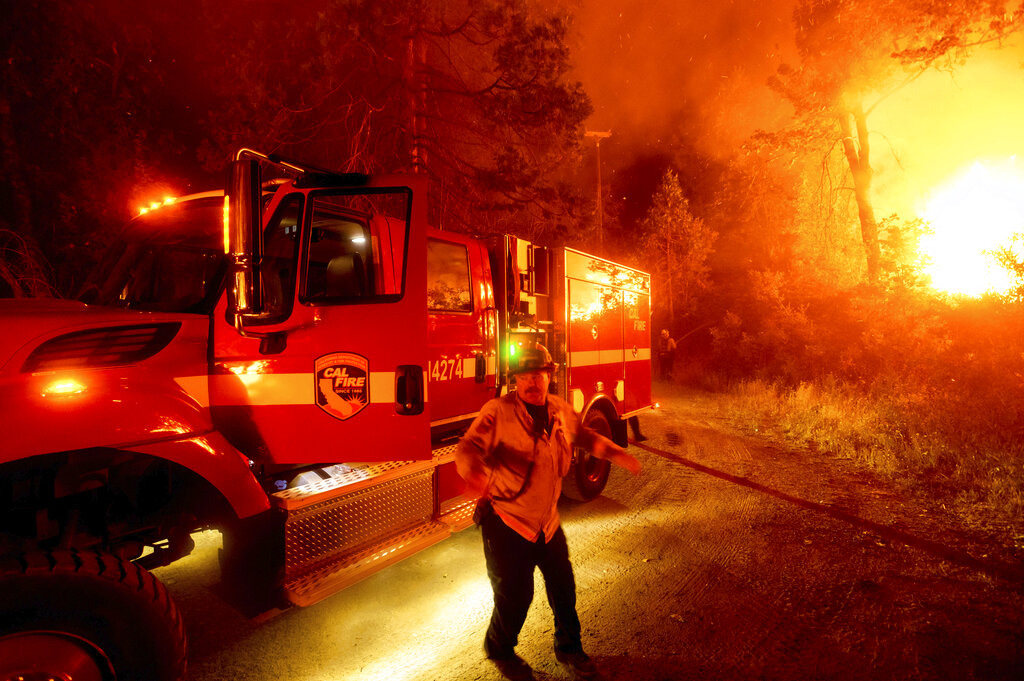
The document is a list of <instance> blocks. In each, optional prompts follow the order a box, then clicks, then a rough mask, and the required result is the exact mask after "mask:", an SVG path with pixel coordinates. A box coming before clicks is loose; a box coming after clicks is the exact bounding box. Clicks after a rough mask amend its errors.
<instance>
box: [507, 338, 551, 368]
mask: <svg viewBox="0 0 1024 681" xmlns="http://www.w3.org/2000/svg"><path fill="white" fill-rule="evenodd" d="M557 368H558V365H557V364H555V360H554V359H552V357H551V353H550V352H548V349H547V348H546V347H544V346H543V345H541V344H540V343H534V344H533V345H532V346H529V345H528V346H525V347H523V348H520V350H519V352H517V353H516V354H515V355H513V356H512V358H511V360H510V361H509V371H510V372H512V373H513V374H520V373H524V372H527V371H549V372H551V373H552V374H553V373H554V372H555V369H557Z"/></svg>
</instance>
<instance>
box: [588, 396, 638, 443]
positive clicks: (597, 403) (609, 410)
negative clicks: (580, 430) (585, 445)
mask: <svg viewBox="0 0 1024 681" xmlns="http://www.w3.org/2000/svg"><path fill="white" fill-rule="evenodd" d="M594 409H596V410H598V411H600V412H601V413H602V414H604V417H605V418H606V419H608V425H609V426H611V429H612V441H613V442H614V443H615V444H617V445H619V446H620V447H625V446H626V445H627V444H628V442H629V435H628V433H627V432H626V422H625V421H623V420H622V419H620V418H619V414H618V412H616V411H615V405H614V404H613V403H612V401H611V399H609V398H608V397H605V396H603V395H598V396H597V397H595V398H594V399H593V400H592V401H591V403H590V404H589V405H587V408H586V409H584V410H583V415H582V417H583V418H584V419H585V418H586V416H587V414H589V413H590V412H591V411H593V410H594Z"/></svg>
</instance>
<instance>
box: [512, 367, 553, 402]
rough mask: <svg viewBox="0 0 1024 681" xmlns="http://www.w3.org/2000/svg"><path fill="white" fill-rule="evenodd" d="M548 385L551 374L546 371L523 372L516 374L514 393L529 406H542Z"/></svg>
mask: <svg viewBox="0 0 1024 681" xmlns="http://www.w3.org/2000/svg"><path fill="white" fill-rule="evenodd" d="M550 385H551V374H549V373H548V372H547V371H523V372H521V373H518V374H516V393H517V394H518V395H519V397H520V398H521V399H522V400H523V401H524V402H529V403H530V404H536V405H542V404H544V402H545V401H546V400H547V397H548V387H549V386H550Z"/></svg>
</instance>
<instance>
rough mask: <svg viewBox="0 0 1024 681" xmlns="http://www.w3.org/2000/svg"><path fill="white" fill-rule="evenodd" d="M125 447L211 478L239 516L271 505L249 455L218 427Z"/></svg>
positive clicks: (253, 512) (267, 508)
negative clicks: (172, 438)
mask: <svg viewBox="0 0 1024 681" xmlns="http://www.w3.org/2000/svg"><path fill="white" fill-rule="evenodd" d="M124 449H126V450H130V451H133V452H138V453H140V454H147V455H149V456H154V457H158V458H161V459H165V460H167V461H170V462H173V463H175V464H177V465H179V466H181V467H182V468H186V469H188V470H190V471H192V472H193V473H195V474H196V475H198V476H199V477H201V478H202V479H204V480H206V481H207V482H209V483H210V484H211V485H212V486H213V487H214V488H215V489H216V490H217V491H218V492H219V493H220V494H221V496H223V497H224V499H225V500H226V501H227V502H228V504H229V505H230V506H231V509H232V510H233V511H234V513H235V515H236V516H237V517H238V518H240V519H241V518H248V517H251V516H254V515H256V514H259V513H263V512H264V511H267V510H269V509H270V499H269V498H268V497H267V494H266V492H264V491H263V488H262V486H261V485H260V483H259V481H258V480H257V479H256V476H255V475H253V472H252V470H251V468H250V463H251V462H250V461H249V458H248V457H246V456H245V455H244V454H242V453H241V452H240V451H238V450H237V449H235V448H234V447H233V446H232V445H231V443H229V442H228V441H227V439H226V438H225V437H224V436H223V435H221V434H220V433H218V432H216V431H211V432H209V433H205V434H202V435H195V436H193V437H190V438H187V439H182V440H165V441H162V442H152V443H147V444H143V445H137V446H134V447H130V448H127V447H126V448H124Z"/></svg>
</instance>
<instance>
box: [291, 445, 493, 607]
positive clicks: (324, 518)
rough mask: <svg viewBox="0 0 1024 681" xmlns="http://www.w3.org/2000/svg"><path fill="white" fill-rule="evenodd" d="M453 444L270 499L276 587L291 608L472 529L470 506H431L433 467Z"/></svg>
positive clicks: (354, 469) (463, 502)
mask: <svg viewBox="0 0 1024 681" xmlns="http://www.w3.org/2000/svg"><path fill="white" fill-rule="evenodd" d="M453 453H454V446H451V445H449V446H446V447H442V448H439V449H436V450H434V453H433V457H432V458H431V459H430V460H426V461H389V462H383V463H375V464H363V465H352V466H338V467H337V469H338V472H335V473H334V474H333V475H330V476H327V477H325V478H323V479H317V480H315V481H314V482H311V483H308V484H305V485H299V486H296V487H293V488H291V489H286V490H282V491H280V492H276V493H274V494H273V495H272V498H273V503H274V505H275V506H276V507H277V508H278V509H279V510H280V511H281V512H282V513H283V514H284V518H285V523H284V543H285V565H284V572H283V576H282V580H281V583H282V585H283V589H284V593H285V597H286V598H287V600H288V601H289V602H291V603H293V604H295V605H311V604H313V603H316V602H317V601H319V600H321V599H323V598H326V597H327V596H329V595H331V594H333V593H335V592H337V591H340V590H341V589H344V588H346V587H348V586H351V585H352V584H354V583H356V582H358V581H359V580H361V579H363V578H364V577H367V576H369V575H371V574H373V573H374V572H376V571H378V570H380V569H382V568H385V567H387V566H389V565H392V564H394V563H396V562H398V561H399V560H401V559H403V558H406V557H408V556H411V555H412V554H414V553H416V552H418V551H422V550H423V549H425V548H427V547H428V546H431V545H432V544H435V543H437V542H439V541H441V540H442V539H445V538H447V537H448V536H450V535H451V534H452V533H453V532H456V531H459V530H462V529H465V528H466V527H469V526H470V525H471V524H472V516H473V509H474V507H475V502H474V501H473V500H467V499H465V498H463V497H456V498H455V499H450V500H448V501H446V502H445V503H444V504H443V505H442V506H441V507H440V508H438V507H437V506H436V503H437V502H436V501H435V498H436V490H435V487H436V475H435V472H436V470H437V468H438V466H440V465H442V464H445V463H450V462H451V461H452V460H453V459H454V455H453Z"/></svg>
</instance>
